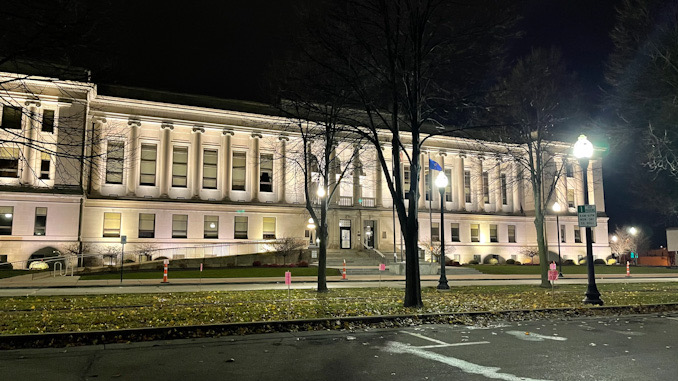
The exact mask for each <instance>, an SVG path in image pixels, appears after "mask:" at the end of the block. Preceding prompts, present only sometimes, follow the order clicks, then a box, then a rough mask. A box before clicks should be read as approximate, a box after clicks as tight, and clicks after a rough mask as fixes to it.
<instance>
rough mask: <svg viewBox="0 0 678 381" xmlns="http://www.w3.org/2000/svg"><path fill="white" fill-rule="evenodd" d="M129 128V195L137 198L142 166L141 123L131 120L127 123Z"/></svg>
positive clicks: (126, 159)
mask: <svg viewBox="0 0 678 381" xmlns="http://www.w3.org/2000/svg"><path fill="white" fill-rule="evenodd" d="M127 125H128V126H129V129H130V131H129V135H128V140H127V152H125V156H126V157H125V162H126V163H127V167H128V168H127V195H128V196H135V195H136V192H137V184H138V182H139V176H138V175H137V168H139V165H140V156H139V129H140V128H141V122H140V121H138V120H130V121H128V122H127Z"/></svg>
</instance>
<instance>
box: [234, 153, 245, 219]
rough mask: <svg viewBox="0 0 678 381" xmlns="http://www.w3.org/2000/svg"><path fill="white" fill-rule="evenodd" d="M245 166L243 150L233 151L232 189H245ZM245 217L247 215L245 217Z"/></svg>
mask: <svg viewBox="0 0 678 381" xmlns="http://www.w3.org/2000/svg"><path fill="white" fill-rule="evenodd" d="M246 167H247V154H246V153H245V152H233V169H232V171H231V174H232V180H231V181H232V182H233V184H232V186H231V189H232V190H240V191H244V190H245V179H246V172H245V168H246ZM245 218H247V217H245Z"/></svg>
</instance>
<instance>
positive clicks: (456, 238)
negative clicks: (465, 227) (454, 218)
mask: <svg viewBox="0 0 678 381" xmlns="http://www.w3.org/2000/svg"><path fill="white" fill-rule="evenodd" d="M455 230H456V234H455ZM459 233H460V229H459V223H458V222H453V223H451V224H450V239H451V242H461V236H460V235H459Z"/></svg>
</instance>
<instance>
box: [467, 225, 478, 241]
mask: <svg viewBox="0 0 678 381" xmlns="http://www.w3.org/2000/svg"><path fill="white" fill-rule="evenodd" d="M469 228H470V230H471V242H480V224H470V226H469ZM474 230H475V232H476V234H475V235H474V234H473V231H474Z"/></svg>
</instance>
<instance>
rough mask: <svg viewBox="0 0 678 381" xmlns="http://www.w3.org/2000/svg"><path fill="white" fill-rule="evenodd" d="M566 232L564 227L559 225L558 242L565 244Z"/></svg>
mask: <svg viewBox="0 0 678 381" xmlns="http://www.w3.org/2000/svg"><path fill="white" fill-rule="evenodd" d="M566 232H567V230H566V228H565V225H560V242H561V243H565V241H566V240H565V233H566Z"/></svg>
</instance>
